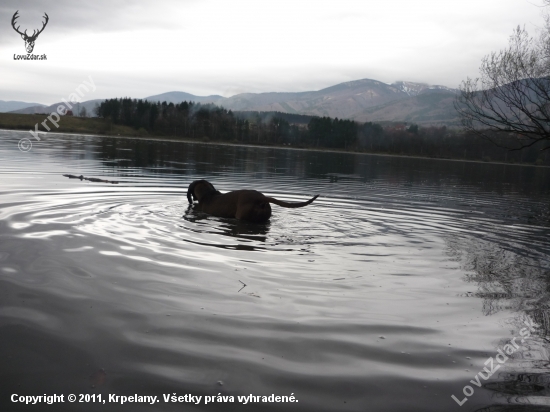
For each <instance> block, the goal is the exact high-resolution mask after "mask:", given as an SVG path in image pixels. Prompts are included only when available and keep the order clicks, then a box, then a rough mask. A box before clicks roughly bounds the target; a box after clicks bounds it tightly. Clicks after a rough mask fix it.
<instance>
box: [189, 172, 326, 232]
mask: <svg viewBox="0 0 550 412" xmlns="http://www.w3.org/2000/svg"><path fill="white" fill-rule="evenodd" d="M318 196H319V195H317V196H314V197H312V198H311V199H309V200H308V201H306V202H285V201H282V200H277V199H275V198H273V197H268V196H265V195H263V194H262V193H260V192H258V191H256V190H234V191H232V192H227V193H223V194H222V193H221V192H219V191H218V190H216V188H215V187H214V186H213V185H212V183H210V182H208V181H207V180H195V181H194V182H193V183H191V184H190V185H189V188H188V190H187V200H188V201H189V203H191V204H192V203H193V202H194V201H195V200H198V202H199V203H198V204H197V205H196V206H195V210H198V211H201V212H204V213H208V214H210V215H212V216H217V217H228V218H237V219H240V220H246V221H249V222H254V223H263V222H267V221H268V220H269V218H270V217H271V206H270V203H273V204H276V205H279V206H282V207H290V208H296V207H304V206H307V205H309V204H310V203H311V202H313V201H314V200H315V199H317V197H318Z"/></svg>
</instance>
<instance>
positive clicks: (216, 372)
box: [0, 131, 550, 411]
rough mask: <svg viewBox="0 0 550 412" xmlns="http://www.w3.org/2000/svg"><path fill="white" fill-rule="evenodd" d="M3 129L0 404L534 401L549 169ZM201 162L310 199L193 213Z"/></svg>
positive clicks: (543, 398) (230, 179) (223, 183)
mask: <svg viewBox="0 0 550 412" xmlns="http://www.w3.org/2000/svg"><path fill="white" fill-rule="evenodd" d="M0 136H1V140H0V159H1V163H0V178H1V182H2V184H1V186H0V203H1V204H0V358H1V359H2V361H1V363H0V365H1V369H0V376H1V381H0V383H1V394H2V397H1V400H0V410H2V411H12V410H13V411H30V410H52V411H54V410H55V411H69V410H79V411H80V410H82V411H88V410H90V411H96V410H97V411H99V410H101V411H118V410H128V411H165V410H166V411H175V410H185V411H202V410H224V411H226V410H227V411H229V410H243V409H244V410H277V411H279V410H285V411H286V410H289V411H367V410H368V411H447V410H449V411H453V410H456V411H458V410H460V411H512V410H513V411H524V410H525V411H528V410H539V409H540V410H546V409H547V408H549V407H550V370H549V367H550V362H549V348H550V343H549V341H548V339H547V337H548V335H549V334H550V318H549V315H550V261H549V251H550V236H549V235H550V206H549V205H550V169H547V168H534V167H523V166H513V165H493V164H480V163H464V162H452V161H436V160H426V159H406V158H395V157H381V156H367V155H354V154H340V153H324V152H304V151H297V150H283V149H269V148H254V147H236V146H216V145H206V144H204V145H201V144H184V143H175V142H159V141H154V142H152V141H145V140H133V139H112V138H100V137H76V136H63V135H53V134H50V135H48V137H46V138H45V139H43V140H42V141H41V142H36V143H34V147H33V148H32V150H31V151H29V152H27V153H23V152H20V151H19V150H18V147H17V142H18V140H19V139H21V138H23V137H29V134H28V132H24V133H23V132H11V131H0ZM64 173H71V174H77V175H80V174H82V175H84V176H87V177H97V178H102V179H108V180H117V181H119V182H120V183H119V184H118V185H112V184H107V183H91V182H86V181H80V180H77V179H67V178H65V177H63V176H62V174H64ZM198 178H205V179H208V180H210V181H211V182H212V183H213V184H214V185H215V186H216V188H217V189H218V190H221V191H222V192H225V191H229V190H234V189H241V188H251V189H257V190H260V191H262V192H264V193H266V194H269V195H271V196H275V197H278V198H280V199H284V200H290V201H299V200H305V199H306V198H309V197H311V196H312V195H314V194H318V193H319V194H321V197H319V199H317V200H316V201H315V202H314V203H313V204H312V205H310V206H308V207H306V208H302V209H283V208H280V207H278V206H273V217H272V218H271V221H270V222H269V223H267V224H264V225H251V224H246V223H241V222H238V221H236V220H232V219H220V218H215V217H209V216H205V215H201V214H197V213H194V212H193V211H192V210H190V209H189V208H188V204H187V200H186V198H185V193H186V189H187V186H188V185H189V183H190V182H191V181H193V180H195V179H198ZM244 285H246V286H244ZM524 321H527V323H529V322H532V323H533V326H531V329H526V326H525V323H523V322H524ZM525 330H527V331H528V333H529V335H530V336H526V335H525ZM522 331H523V332H522ZM521 333H523V334H521ZM524 335H525V336H524ZM523 337H525V339H524V342H520V339H522V338H523ZM512 339H516V340H515V341H516V342H517V343H518V344H519V345H518V347H517V349H514V350H513V353H512V351H510V353H509V356H507V358H506V359H505V358H504V355H502V356H500V358H497V355H499V352H498V351H499V350H502V348H504V347H505V345H507V344H509V343H510V341H511V340H512ZM511 347H512V346H508V349H510V348H511ZM513 348H515V347H513ZM502 353H504V352H502ZM489 358H493V362H494V364H495V365H494V366H493V369H494V368H495V366H496V365H498V368H497V369H498V370H495V371H494V373H493V374H492V376H490V377H489V376H488V373H487V372H484V369H483V368H484V367H485V368H488V369H489V363H487V362H488V359H489ZM499 359H500V361H502V363H498V362H499ZM489 370H490V369H489ZM480 372H481V374H482V376H481V377H480V375H479V373H480ZM476 376H477V377H478V378H477V379H478V380H479V385H477V384H476V383H475V382H476V381H475V378H476ZM484 377H487V378H488V379H487V380H485V379H484ZM472 380H473V382H474V383H471V382H470V381H472ZM465 387H466V388H465ZM468 387H469V388H468ZM174 393H175V394H177V395H181V396H184V395H186V394H192V395H195V396H203V397H204V396H214V397H217V395H218V394H220V395H221V396H226V397H231V396H232V397H234V402H227V401H230V400H231V398H225V400H226V403H221V402H220V403H218V402H216V403H211V404H209V405H206V406H205V405H204V398H203V401H201V403H200V404H199V405H194V404H191V403H165V402H164V400H163V399H162V396H163V394H174ZM464 393H466V394H467V395H468V396H465V394H464ZM12 394H18V395H44V394H46V395H52V394H64V395H65V401H66V397H67V395H69V394H101V395H102V397H103V398H102V399H106V400H108V395H109V394H115V395H135V394H137V395H142V396H143V395H156V396H158V398H159V402H158V403H156V404H155V405H148V404H143V403H131V404H124V405H120V404H114V403H106V404H105V405H100V404H97V403H95V404H94V403H78V404H70V403H68V402H67V401H66V402H65V403H58V404H55V405H52V406H49V407H48V406H47V405H45V404H40V405H35V406H26V405H22V404H20V403H12V402H11V401H10V398H11V396H12ZM249 394H253V395H271V394H275V395H281V396H290V395H291V394H293V395H294V396H295V398H296V399H297V400H298V401H299V402H297V403H296V402H295V403H261V402H260V403H251V404H248V405H242V404H241V403H239V401H238V396H241V395H249ZM452 395H454V396H455V397H456V398H457V399H458V400H459V401H463V400H464V399H465V398H466V401H464V404H463V405H462V406H459V405H458V404H457V402H455V401H454V400H453V399H452V397H451V396H452ZM217 400H220V401H221V400H222V399H221V397H220V398H219V399H217Z"/></svg>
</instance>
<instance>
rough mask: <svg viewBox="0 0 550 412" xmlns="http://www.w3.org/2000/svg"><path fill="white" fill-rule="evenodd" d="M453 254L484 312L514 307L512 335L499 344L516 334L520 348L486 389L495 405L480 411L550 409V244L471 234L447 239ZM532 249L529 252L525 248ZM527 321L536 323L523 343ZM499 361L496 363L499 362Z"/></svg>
mask: <svg viewBox="0 0 550 412" xmlns="http://www.w3.org/2000/svg"><path fill="white" fill-rule="evenodd" d="M447 241H448V248H449V253H450V255H451V256H452V257H453V260H456V261H458V262H460V263H461V264H462V266H463V268H464V269H465V270H466V271H467V272H468V273H467V274H466V275H465V280H466V281H467V282H470V283H472V284H475V285H477V291H476V292H473V293H469V294H468V295H469V296H475V297H479V298H481V299H483V313H484V314H485V315H492V314H495V313H497V312H499V311H502V310H506V311H511V312H512V313H513V316H512V317H511V318H509V319H508V320H507V325H508V326H509V329H510V332H511V335H510V336H508V337H506V338H503V339H501V340H500V342H499V343H498V345H497V347H496V348H495V352H494V354H493V355H490V356H492V357H493V358H495V356H496V355H497V350H498V349H502V348H504V347H505V346H506V345H507V344H510V343H511V339H512V338H516V340H517V341H518V342H517V343H518V344H519V346H520V347H519V349H517V350H516V351H515V352H514V353H512V354H510V355H509V356H508V359H507V360H506V361H505V363H503V364H500V368H499V370H498V371H496V373H495V374H494V375H492V377H491V378H489V380H488V381H487V382H485V383H484V384H483V387H484V388H485V389H487V390H489V391H491V393H492V398H493V401H494V404H493V405H491V406H489V407H486V408H482V409H478V410H477V412H481V411H484V412H496V411H502V412H504V411H538V410H548V406H546V405H547V403H548V402H547V399H548V396H550V373H548V370H549V368H550V352H549V348H550V347H549V338H548V336H549V335H550V263H549V261H548V257H547V252H546V251H545V250H544V249H545V247H544V246H546V245H542V246H541V245H540V243H539V244H537V245H535V244H536V241H533V244H531V245H529V246H527V245H526V244H521V245H520V244H519V243H515V242H513V241H509V242H508V243H507V244H506V245H504V244H499V243H498V242H497V241H491V240H484V239H477V238H474V237H473V236H472V237H469V238H468V237H467V238H458V237H454V238H450V239H447ZM528 247H529V250H526V249H527V248H528ZM526 319H530V321H532V322H533V323H534V330H532V331H531V336H530V337H529V338H528V339H525V341H524V342H523V343H522V342H521V341H520V340H521V338H522V335H521V334H520V331H521V330H524V331H525V328H526V327H527V324H526V323H525V322H526ZM494 362H495V365H497V361H496V360H495V361H494Z"/></svg>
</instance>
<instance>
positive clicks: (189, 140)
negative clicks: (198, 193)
mask: <svg viewBox="0 0 550 412" xmlns="http://www.w3.org/2000/svg"><path fill="white" fill-rule="evenodd" d="M0 131H10V132H20V133H28V131H27V130H21V129H5V128H0ZM38 134H39V135H40V134H46V135H48V134H53V135H64V136H76V137H107V138H112V139H134V140H158V141H161V142H174V143H192V144H205V145H218V146H241V147H254V148H260V149H284V150H303V151H313V152H329V153H346V154H356V155H367V156H381V157H397V158H404V159H424V160H439V161H451V162H465V163H481V164H494V165H505V166H523V167H540V168H550V166H546V165H535V164H532V163H507V162H495V161H484V160H471V159H455V158H441V157H427V156H417V155H406V154H403V155H402V154H390V153H372V152H358V151H351V150H338V149H329V148H304V147H292V146H276V145H258V144H256V145H255V144H247V143H239V142H235V143H233V142H216V141H203V140H202V139H192V138H181V139H176V138H170V137H162V136H146V137H144V136H121V135H107V134H91V133H63V132H43V131H39V132H38ZM29 140H30V139H29Z"/></svg>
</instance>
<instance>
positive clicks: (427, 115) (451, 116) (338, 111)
mask: <svg viewBox="0 0 550 412" xmlns="http://www.w3.org/2000/svg"><path fill="white" fill-rule="evenodd" d="M456 93H457V90H456V89H450V88H448V87H444V86H430V85H427V84H422V83H413V82H396V83H393V84H387V83H382V82H379V81H376V80H371V79H363V80H355V81H351V82H346V83H340V84H337V85H335V86H331V87H328V88H325V89H322V90H318V91H309V92H298V93H292V92H289V93H241V94H237V95H235V96H231V97H222V96H218V95H212V96H195V95H192V94H189V93H185V92H178V91H174V92H168V93H163V94H158V95H155V96H149V97H146V98H145V100H149V101H160V102H163V101H166V102H169V103H170V102H171V103H181V102H183V101H194V102H199V103H213V104H215V105H218V106H223V107H225V108H226V109H230V110H234V111H279V112H284V113H293V114H304V115H311V116H329V117H338V118H344V119H353V120H357V121H360V122H367V121H372V122H381V121H394V122H409V123H417V124H422V125H428V124H434V125H454V124H458V115H457V113H456V111H455V109H454V106H453V102H454V99H455V95H456ZM101 101H102V100H89V101H86V102H82V103H80V107H85V108H86V111H87V113H88V116H91V115H93V109H94V107H95V106H96V104H99V103H101ZM19 103H21V102H19ZM59 104H61V103H57V104H54V105H51V106H47V107H46V106H43V105H32V104H29V105H30V106H29V107H25V108H21V109H19V110H14V112H15V113H44V112H47V113H49V112H51V111H53V110H55V108H56V107H57V106H58V105H59ZM79 110H80V109H78V108H77V113H78V112H79Z"/></svg>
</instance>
